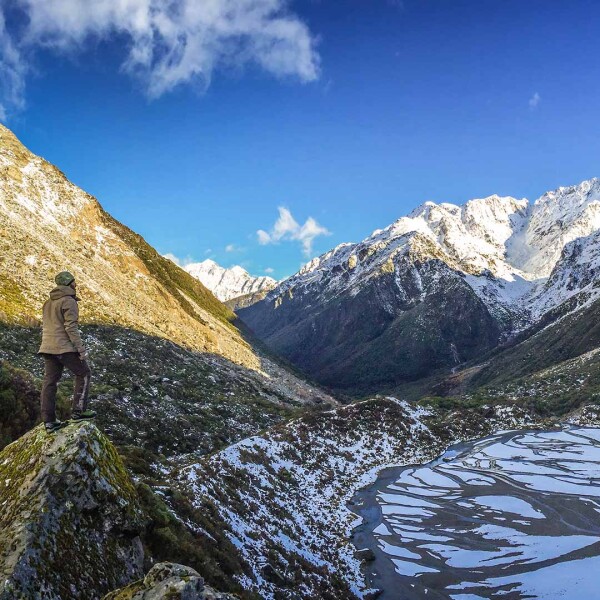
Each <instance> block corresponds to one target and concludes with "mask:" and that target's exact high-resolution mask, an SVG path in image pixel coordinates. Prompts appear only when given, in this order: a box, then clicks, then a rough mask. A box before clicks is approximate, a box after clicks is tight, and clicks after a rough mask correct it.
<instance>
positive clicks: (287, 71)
mask: <svg viewBox="0 0 600 600" xmlns="http://www.w3.org/2000/svg"><path fill="white" fill-rule="evenodd" d="M6 4H7V3H6V2H0V5H6ZM10 5H11V8H12V9H15V10H18V11H20V12H21V13H22V16H23V17H24V21H25V22H26V23H27V25H26V26H25V27H24V28H23V30H22V31H19V33H18V34H12V35H11V34H9V32H7V30H6V28H5V26H4V16H5V11H6V9H5V8H1V7H0V51H1V59H0V83H2V94H3V98H2V101H3V102H4V103H5V105H10V107H11V108H16V109H18V108H21V107H22V104H23V101H24V100H23V98H24V95H23V92H24V81H25V76H26V74H27V72H28V71H29V68H30V67H29V65H30V63H31V60H32V57H33V56H34V54H35V52H36V51H37V50H39V49H41V48H44V49H47V50H48V49H49V50H54V51H56V52H62V53H69V54H77V53H81V52H83V51H85V50H86V48H87V46H88V45H89V44H90V43H93V42H95V41H98V40H103V41H107V40H108V41H110V40H119V41H121V40H124V41H125V43H126V50H125V56H124V57H123V62H122V66H121V68H122V71H123V72H125V73H127V74H129V75H132V76H134V77H136V78H138V79H139V80H140V81H141V82H142V84H143V86H144V88H145V91H146V93H147V95H148V96H149V97H150V98H156V97H158V96H161V95H162V94H164V93H165V92H168V91H170V90H172V89H174V88H175V87H177V86H179V85H183V84H192V85H195V86H199V87H200V88H201V89H203V88H204V89H205V88H206V87H207V86H208V85H209V84H210V81H211V77H212V75H213V73H214V71H215V70H216V69H219V68H228V69H232V68H233V69H239V68H242V67H244V66H246V65H249V64H252V65H257V66H259V67H260V68H262V69H264V70H265V71H267V72H268V73H270V74H272V75H275V76H277V77H287V76H292V77H296V78H298V79H300V80H301V81H313V80H315V79H317V78H318V76H319V55H318V53H317V51H316V48H315V45H316V40H315V37H314V36H313V35H312V34H311V32H310V30H309V29H308V27H307V25H306V24H305V23H304V22H303V21H301V20H300V18H298V16H296V15H295V14H293V13H292V12H290V11H289V10H288V8H287V7H288V2H287V0H202V1H200V0H93V1H92V0H12V2H11V3H10Z"/></svg>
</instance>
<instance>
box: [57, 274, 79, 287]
mask: <svg viewBox="0 0 600 600" xmlns="http://www.w3.org/2000/svg"><path fill="white" fill-rule="evenodd" d="M54 281H56V285H71V283H73V282H74V281H75V275H73V274H71V273H69V271H61V272H60V273H59V274H58V275H57V276H56V277H55V278H54Z"/></svg>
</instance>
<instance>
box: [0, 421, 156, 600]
mask: <svg viewBox="0 0 600 600" xmlns="http://www.w3.org/2000/svg"><path fill="white" fill-rule="evenodd" d="M0 507H1V510H0V600H13V599H15V600H16V599H17V598H18V599H22V598H40V599H43V600H65V599H67V598H78V599H81V600H95V599H99V598H101V597H102V596H104V595H105V594H106V593H107V592H109V591H110V590H114V589H115V588H117V587H121V586H123V585H126V584H127V583H129V582H131V581H133V580H135V579H137V578H139V577H141V576H142V574H143V570H142V567H143V555H144V553H143V547H142V543H141V541H140V537H139V535H140V533H141V532H142V530H143V527H144V516H143V512H142V510H141V508H140V505H139V502H138V496H137V494H136V490H135V488H134V486H133V483H132V481H131V479H130V477H129V475H128V473H127V471H126V469H125V467H124V465H123V463H122V461H121V459H120V457H119V455H118V453H117V451H116V449H115V447H114V446H113V445H112V444H111V443H110V442H109V440H108V439H107V438H106V437H105V436H104V435H103V434H102V433H100V431H99V430H98V429H97V427H96V426H95V425H93V424H92V423H78V424H71V425H68V426H67V427H65V428H64V429H61V430H60V431H58V432H56V433H55V434H51V435H49V434H47V433H46V432H45V430H44V427H43V425H40V426H38V427H36V428H35V429H33V430H31V431H30V432H29V433H27V434H25V435H24V436H23V437H21V438H20V439H18V440H17V441H16V442H13V443H12V444H10V445H8V446H7V447H6V448H4V450H2V452H0Z"/></svg>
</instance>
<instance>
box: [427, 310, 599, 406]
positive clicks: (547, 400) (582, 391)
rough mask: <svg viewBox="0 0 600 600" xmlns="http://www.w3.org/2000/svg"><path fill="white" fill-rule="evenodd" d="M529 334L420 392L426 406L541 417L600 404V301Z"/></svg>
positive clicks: (522, 335)
mask: <svg viewBox="0 0 600 600" xmlns="http://www.w3.org/2000/svg"><path fill="white" fill-rule="evenodd" d="M543 325H544V323H542V324H538V325H536V326H535V327H534V328H532V329H530V330H529V331H526V332H523V333H522V334H521V335H520V336H519V337H518V338H516V339H515V340H513V342H512V343H511V344H510V345H508V346H505V347H501V348H497V349H495V350H494V351H492V352H490V353H489V354H488V355H486V356H484V357H482V358H481V359H480V360H479V361H474V362H472V363H468V364H466V365H464V366H463V369H462V370H461V371H459V372H457V373H456V374H454V375H450V376H448V375H446V376H445V377H444V376H440V377H439V378H438V379H437V380H434V381H430V382H427V385H424V386H423V387H422V388H420V391H421V392H422V395H425V396H426V397H428V398H427V399H426V400H425V401H426V402H433V403H435V404H437V405H445V406H447V407H450V406H451V405H456V404H460V403H466V404H471V405H472V404H474V403H475V404H484V403H498V402H504V401H508V402H519V403H521V404H522V405H524V406H528V407H529V408H531V409H532V410H534V411H535V412H536V413H540V414H543V415H564V414H566V413H568V412H569V411H571V410H573V409H575V408H577V407H578V406H580V405H582V404H585V403H592V404H599V403H600V355H599V354H598V353H597V349H598V348H599V347H600V301H597V302H595V303H593V304H591V305H590V306H588V307H586V308H584V309H582V310H580V311H578V312H576V313H573V314H567V315H566V316H564V317H563V318H562V319H559V320H558V321H556V322H554V323H551V324H550V325H547V321H546V327H544V326H543Z"/></svg>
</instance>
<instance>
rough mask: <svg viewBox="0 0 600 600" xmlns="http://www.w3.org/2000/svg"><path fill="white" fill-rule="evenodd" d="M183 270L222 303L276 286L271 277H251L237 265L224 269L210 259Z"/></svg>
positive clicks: (190, 265)
mask: <svg viewBox="0 0 600 600" xmlns="http://www.w3.org/2000/svg"><path fill="white" fill-rule="evenodd" d="M184 268H185V270H186V271H187V272H188V273H189V274H190V275H191V276H192V277H195V278H196V279H198V280H199V281H201V282H202V283H203V284H204V285H205V286H206V287H207V288H208V289H209V290H210V291H211V292H212V293H213V294H214V295H215V296H216V297H217V298H218V299H219V300H221V301H222V302H226V301H228V300H232V299H234V298H238V297H240V296H246V295H248V294H256V293H258V292H263V291H269V290H272V289H273V288H274V287H275V286H276V285H277V282H276V281H275V280H274V279H273V278H272V277H253V276H252V275H250V274H249V273H248V271H246V270H245V269H243V268H242V267H240V266H238V265H236V266H234V267H231V268H229V269H226V268H224V267H222V266H220V265H218V264H217V263H216V262H215V261H214V260H210V259H207V260H204V261H202V262H199V263H192V264H189V265H187V266H185V267H184Z"/></svg>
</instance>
